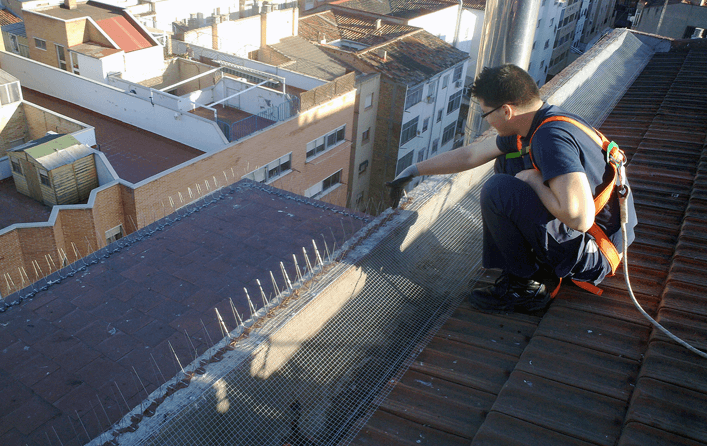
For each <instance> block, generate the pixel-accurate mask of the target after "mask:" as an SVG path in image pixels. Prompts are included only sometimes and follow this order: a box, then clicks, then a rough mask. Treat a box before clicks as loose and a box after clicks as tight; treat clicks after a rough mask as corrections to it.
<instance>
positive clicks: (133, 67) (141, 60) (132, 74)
mask: <svg viewBox="0 0 707 446" xmlns="http://www.w3.org/2000/svg"><path fill="white" fill-rule="evenodd" d="M124 54H125V56H124V57H125V68H124V69H123V70H121V71H123V72H124V73H125V77H127V78H129V79H147V78H150V77H152V76H154V75H155V73H160V72H162V70H164V51H163V49H162V47H161V46H151V47H149V48H144V49H141V50H137V51H131V52H129V53H124ZM106 72H107V70H106Z"/></svg>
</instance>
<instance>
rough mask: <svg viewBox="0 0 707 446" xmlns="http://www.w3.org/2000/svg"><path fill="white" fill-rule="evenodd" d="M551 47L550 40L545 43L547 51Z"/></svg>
mask: <svg viewBox="0 0 707 446" xmlns="http://www.w3.org/2000/svg"><path fill="white" fill-rule="evenodd" d="M549 46H550V39H548V40H546V41H545V49H547V47H549Z"/></svg>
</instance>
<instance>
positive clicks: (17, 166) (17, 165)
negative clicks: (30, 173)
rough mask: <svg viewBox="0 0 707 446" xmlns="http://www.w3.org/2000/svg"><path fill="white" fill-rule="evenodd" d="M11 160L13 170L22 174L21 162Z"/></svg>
mask: <svg viewBox="0 0 707 446" xmlns="http://www.w3.org/2000/svg"><path fill="white" fill-rule="evenodd" d="M11 162H12V171H13V172H15V173H18V174H20V175H22V166H21V165H20V162H19V161H15V160H11Z"/></svg>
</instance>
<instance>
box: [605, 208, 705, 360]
mask: <svg viewBox="0 0 707 446" xmlns="http://www.w3.org/2000/svg"><path fill="white" fill-rule="evenodd" d="M619 204H620V206H621V233H622V235H623V245H624V259H623V264H624V279H625V280H626V288H627V289H628V294H629V296H631V300H632V301H633V304H634V305H635V306H636V308H637V309H638V311H640V312H641V314H642V315H643V316H644V317H645V318H646V319H648V321H649V322H650V323H651V324H653V326H654V327H655V328H657V329H658V330H660V331H662V332H663V333H664V334H665V335H666V336H667V337H669V338H670V339H672V340H673V341H675V342H677V343H678V344H680V345H682V346H683V347H685V348H686V349H688V350H690V351H691V352H693V353H695V354H697V355H699V356H701V357H703V358H705V359H707V353H705V352H703V351H701V350H698V349H696V348H695V347H693V346H692V345H690V344H688V343H687V342H685V341H683V340H682V339H680V338H679V337H677V336H675V335H674V334H672V333H671V332H670V331H668V329H667V328H665V327H663V326H662V325H661V324H660V323H659V322H657V321H656V320H655V319H653V318H652V317H651V316H650V315H649V314H648V313H646V311H645V310H644V309H643V307H642V306H641V304H640V303H638V300H637V299H636V296H635V295H634V294H633V290H632V289H631V281H630V280H629V277H628V256H627V254H628V235H627V232H626V222H627V220H628V219H627V218H626V214H627V212H626V198H625V197H622V198H620V199H619Z"/></svg>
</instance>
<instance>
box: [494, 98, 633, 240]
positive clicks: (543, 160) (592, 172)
mask: <svg viewBox="0 0 707 446" xmlns="http://www.w3.org/2000/svg"><path fill="white" fill-rule="evenodd" d="M551 116H566V117H568V118H572V119H575V120H577V121H579V122H581V123H583V124H585V125H586V126H587V127H590V128H591V125H589V124H588V123H587V122H586V121H585V120H584V119H583V118H581V117H579V116H577V115H574V114H572V113H569V112H567V111H565V110H563V109H561V108H560V107H557V106H554V105H548V104H544V105H543V106H542V107H541V108H540V110H538V111H537V112H536V114H535V117H534V118H533V122H532V124H531V127H530V132H529V133H528V135H526V136H525V137H523V138H521V144H522V145H523V147H525V146H527V145H528V143H529V142H530V137H531V136H533V133H535V135H534V136H533V145H532V155H533V161H534V162H535V165H536V166H537V167H538V169H539V170H540V173H541V174H542V176H543V181H544V182H545V184H547V182H548V181H550V180H551V179H553V178H555V177H557V176H560V175H564V174H568V173H573V172H584V173H585V174H586V175H587V179H588V180H589V186H590V187H591V190H592V196H594V197H596V196H597V195H598V194H599V193H600V192H601V191H603V190H604V189H605V188H606V187H607V186H608V185H610V183H611V181H612V177H613V171H612V169H611V167H610V166H609V165H608V164H607V163H606V160H605V159H604V152H602V151H601V148H600V147H599V146H598V145H597V143H596V142H595V141H594V139H592V138H591V137H590V136H589V135H587V134H586V133H585V132H584V131H583V130H582V129H580V128H579V127H577V126H576V125H574V124H572V123H569V122H562V121H552V122H548V123H546V124H544V125H543V126H541V127H540V128H539V129H538V127H539V126H540V124H541V123H542V122H543V121H544V120H545V119H547V118H549V117H551ZM536 130H537V132H536ZM496 144H497V146H498V148H499V150H501V152H503V153H513V152H517V151H518V146H517V136H515V135H514V136H506V137H501V136H499V137H498V138H497V140H496ZM532 168H533V164H532V162H531V161H530V157H529V156H528V155H525V156H523V157H520V158H511V159H506V158H505V157H504V156H500V157H498V159H497V160H496V165H495V170H496V172H497V173H507V174H510V175H515V174H516V173H518V172H520V171H521V170H525V169H532ZM627 206H628V211H629V212H628V217H629V218H628V224H627V225H626V230H627V231H628V234H627V235H628V243H629V244H631V242H632V241H633V239H634V232H633V228H634V226H636V223H637V221H638V219H637V217H636V211H635V209H634V205H633V195H632V194H630V195H629V197H628V199H627ZM619 214H620V212H619V202H618V197H617V194H615V193H614V194H612V196H611V199H610V200H609V203H608V204H607V205H606V206H604V208H603V209H602V210H601V211H600V212H599V214H597V216H596V219H595V221H596V223H597V224H598V225H599V227H601V228H602V229H603V230H604V232H605V233H606V235H607V236H609V238H610V239H611V241H612V243H613V244H614V246H616V249H617V250H618V251H619V252H623V239H622V235H621V223H620V220H619V218H620V217H619Z"/></svg>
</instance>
